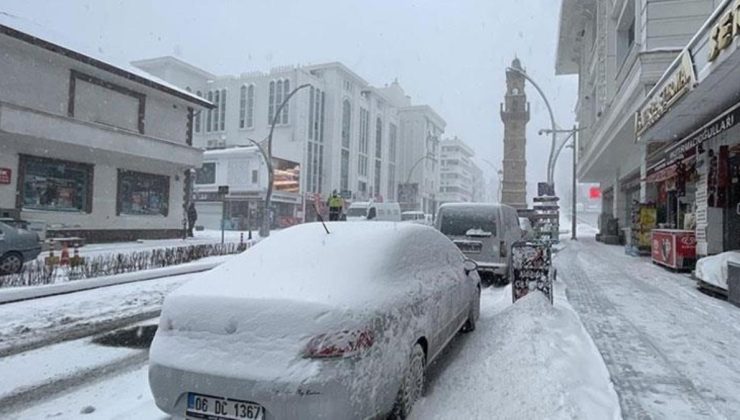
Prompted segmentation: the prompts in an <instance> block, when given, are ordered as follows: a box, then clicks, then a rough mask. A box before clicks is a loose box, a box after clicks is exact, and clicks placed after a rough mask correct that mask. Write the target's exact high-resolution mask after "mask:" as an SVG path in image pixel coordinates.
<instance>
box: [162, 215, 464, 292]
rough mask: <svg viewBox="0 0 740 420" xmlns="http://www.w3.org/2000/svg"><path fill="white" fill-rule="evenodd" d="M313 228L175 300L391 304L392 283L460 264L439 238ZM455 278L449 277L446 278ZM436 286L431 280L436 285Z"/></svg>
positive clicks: (427, 231) (226, 268)
mask: <svg viewBox="0 0 740 420" xmlns="http://www.w3.org/2000/svg"><path fill="white" fill-rule="evenodd" d="M326 226H327V227H328V229H329V231H330V232H331V233H330V234H327V233H326V231H325V230H324V227H323V226H322V225H321V223H307V224H302V225H297V226H294V227H291V228H289V229H286V230H283V231H281V232H278V233H276V234H273V235H272V236H270V237H269V238H267V239H264V240H262V241H261V242H260V243H259V244H257V245H255V246H254V247H252V248H251V249H249V250H247V251H246V252H244V253H243V254H241V255H239V256H236V257H234V258H232V259H231V260H229V261H228V262H226V263H224V264H222V265H221V266H219V267H217V268H215V269H213V270H211V271H209V272H207V273H203V275H202V276H201V278H199V279H198V280H195V281H193V282H190V283H188V284H186V285H185V286H183V287H182V288H180V289H179V290H177V291H176V292H175V293H174V294H173V295H175V296H177V295H197V296H203V297H206V296H228V297H232V298H239V297H244V298H249V299H260V298H264V299H295V300H301V301H308V302H315V303H325V304H338V305H341V304H350V303H353V302H354V303H358V302H363V301H368V300H373V299H376V298H378V299H390V298H392V296H391V295H392V293H389V283H391V284H393V287H396V290H398V291H400V290H401V289H402V288H403V285H404V284H403V281H402V280H403V278H406V277H413V276H427V275H429V273H430V272H432V273H434V275H435V276H438V275H441V274H442V273H446V272H448V270H450V269H451V266H453V265H454V264H453V263H454V261H452V259H453V258H455V257H456V256H457V258H460V260H459V261H457V262H458V263H461V262H462V256H461V255H460V254H459V251H457V248H455V246H454V245H453V244H452V243H451V242H449V240H448V239H447V238H445V237H444V236H443V235H442V234H441V233H439V232H437V231H436V230H434V229H432V228H430V227H428V226H422V225H416V224H408V223H393V222H332V223H327V224H326ZM447 275H449V273H448V274H447ZM430 281H431V279H430Z"/></svg>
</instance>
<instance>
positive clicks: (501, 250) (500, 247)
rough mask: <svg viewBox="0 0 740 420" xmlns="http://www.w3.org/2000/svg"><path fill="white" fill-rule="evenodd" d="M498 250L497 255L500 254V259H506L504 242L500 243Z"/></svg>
mask: <svg viewBox="0 0 740 420" xmlns="http://www.w3.org/2000/svg"><path fill="white" fill-rule="evenodd" d="M498 249H499V253H500V255H501V257H502V258H506V242H504V241H501V243H500V245H499V247H498Z"/></svg>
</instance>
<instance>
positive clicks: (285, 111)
mask: <svg viewBox="0 0 740 420" xmlns="http://www.w3.org/2000/svg"><path fill="white" fill-rule="evenodd" d="M289 94H290V80H287V79H286V80H285V81H284V82H283V100H285V98H287V97H288V95H289ZM289 107H290V104H289V103H287V102H286V103H285V106H284V107H283V112H282V114H283V115H282V118H283V124H287V123H288V108H289Z"/></svg>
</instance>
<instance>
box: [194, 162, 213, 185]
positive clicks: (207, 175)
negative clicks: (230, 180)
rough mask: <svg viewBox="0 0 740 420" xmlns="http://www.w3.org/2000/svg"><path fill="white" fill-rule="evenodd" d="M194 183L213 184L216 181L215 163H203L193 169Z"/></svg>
mask: <svg viewBox="0 0 740 420" xmlns="http://www.w3.org/2000/svg"><path fill="white" fill-rule="evenodd" d="M195 183H196V184H215V183H216V163H215V162H207V163H204V164H203V166H202V167H200V169H197V170H196V171H195Z"/></svg>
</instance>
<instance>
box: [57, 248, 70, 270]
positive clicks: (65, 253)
mask: <svg viewBox="0 0 740 420" xmlns="http://www.w3.org/2000/svg"><path fill="white" fill-rule="evenodd" d="M59 265H69V248H68V247H67V244H66V243H65V244H64V245H63V246H62V255H61V257H60V258H59Z"/></svg>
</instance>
